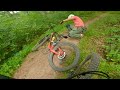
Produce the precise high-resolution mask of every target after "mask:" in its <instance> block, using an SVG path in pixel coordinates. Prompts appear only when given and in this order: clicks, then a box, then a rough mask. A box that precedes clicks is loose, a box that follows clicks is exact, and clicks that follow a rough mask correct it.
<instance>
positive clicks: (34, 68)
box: [14, 13, 106, 79]
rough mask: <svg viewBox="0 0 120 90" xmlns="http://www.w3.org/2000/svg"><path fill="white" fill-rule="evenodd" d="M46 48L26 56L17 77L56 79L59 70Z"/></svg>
mask: <svg viewBox="0 0 120 90" xmlns="http://www.w3.org/2000/svg"><path fill="white" fill-rule="evenodd" d="M105 15H106V13H104V14H101V15H100V16H98V17H96V18H94V19H92V20H89V21H87V22H86V23H85V25H86V27H88V25H89V24H91V23H93V22H94V21H96V20H98V19H99V18H101V17H103V16H105ZM64 40H65V41H68V42H72V43H74V44H76V45H77V44H78V43H79V39H78V40H77V39H71V38H69V39H64ZM43 51H44V49H39V50H38V51H36V52H31V53H30V54H28V55H27V57H26V58H25V60H24V62H23V64H22V65H21V67H20V68H19V69H18V70H17V71H16V73H15V74H14V78H16V79H55V78H57V76H58V75H60V73H59V72H57V71H54V70H53V69H52V68H51V67H50V65H49V62H48V53H46V54H45V53H43Z"/></svg>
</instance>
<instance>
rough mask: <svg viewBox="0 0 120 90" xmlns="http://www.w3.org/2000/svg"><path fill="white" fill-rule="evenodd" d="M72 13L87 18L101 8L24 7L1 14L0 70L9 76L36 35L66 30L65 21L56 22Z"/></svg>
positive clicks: (28, 50) (39, 36) (35, 41)
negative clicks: (44, 11)
mask: <svg viewBox="0 0 120 90" xmlns="http://www.w3.org/2000/svg"><path fill="white" fill-rule="evenodd" d="M71 13H73V14H75V15H78V16H80V17H81V18H82V19H83V21H87V20H89V19H92V18H94V17H96V16H97V15H99V14H101V13H103V12H97V11H54V12H50V13H48V14H41V13H40V12H37V11H36V12H35V11H34V12H33V11H31V12H29V13H28V14H26V13H25V12H24V11H23V12H21V13H20V14H17V15H15V16H12V17H10V16H1V24H0V29H1V31H3V32H4V33H0V37H1V40H2V41H1V42H0V43H1V45H0V59H1V61H4V62H3V63H2V64H1V65H0V74H3V75H7V76H12V75H13V74H14V72H15V70H16V69H17V68H18V67H19V66H20V65H21V63H22V62H23V60H24V57H25V56H26V55H27V54H28V53H29V52H30V51H31V49H32V47H33V46H34V45H35V44H36V43H37V41H38V40H39V39H41V38H42V37H44V36H45V35H46V34H49V33H51V32H52V31H57V32H62V31H64V30H66V28H65V24H67V23H65V24H64V25H60V24H59V22H60V21H61V20H63V19H65V18H67V16H68V15H69V14H71ZM68 23H69V22H68ZM14 62H15V63H14Z"/></svg>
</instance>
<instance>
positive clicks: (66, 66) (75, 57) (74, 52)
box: [48, 42, 80, 71]
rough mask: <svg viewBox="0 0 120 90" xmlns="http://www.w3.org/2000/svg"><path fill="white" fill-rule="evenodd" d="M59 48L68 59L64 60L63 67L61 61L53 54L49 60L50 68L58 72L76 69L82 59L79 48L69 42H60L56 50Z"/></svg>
mask: <svg viewBox="0 0 120 90" xmlns="http://www.w3.org/2000/svg"><path fill="white" fill-rule="evenodd" d="M58 47H61V48H62V50H63V51H65V53H66V57H65V58H64V59H63V63H62V65H60V64H58V62H59V61H60V60H59V59H58V58H57V55H55V54H54V53H52V52H51V53H50V55H49V58H48V61H49V64H50V66H51V67H52V68H53V69H54V70H56V71H67V70H70V69H72V68H74V67H75V66H76V65H77V64H78V61H79V59H80V51H79V48H78V47H77V46H76V45H75V44H72V43H69V42H60V43H59V44H57V45H56V46H55V47H54V50H55V51H56V50H57V48H58Z"/></svg>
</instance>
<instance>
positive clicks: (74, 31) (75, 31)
mask: <svg viewBox="0 0 120 90" xmlns="http://www.w3.org/2000/svg"><path fill="white" fill-rule="evenodd" d="M70 20H72V21H73V22H74V25H66V27H67V29H68V31H69V34H68V36H70V37H74V38H80V37H83V33H84V31H86V29H85V25H84V22H83V21H82V19H81V18H80V17H78V16H75V15H73V14H70V15H69V16H68V18H67V19H65V20H62V21H61V22H60V23H61V24H62V23H63V22H66V21H70Z"/></svg>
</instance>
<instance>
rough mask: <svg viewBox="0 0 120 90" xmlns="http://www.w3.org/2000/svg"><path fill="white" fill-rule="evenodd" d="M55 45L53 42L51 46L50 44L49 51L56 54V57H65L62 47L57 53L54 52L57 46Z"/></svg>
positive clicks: (50, 43)
mask: <svg viewBox="0 0 120 90" xmlns="http://www.w3.org/2000/svg"><path fill="white" fill-rule="evenodd" d="M51 38H53V37H51ZM58 42H59V41H58ZM53 43H54V42H51V41H50V42H49V44H48V49H49V51H50V52H52V53H54V54H56V55H63V53H64V51H63V50H62V49H61V48H60V47H58V48H57V50H56V51H55V50H54V47H55V46H56V45H53Z"/></svg>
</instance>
